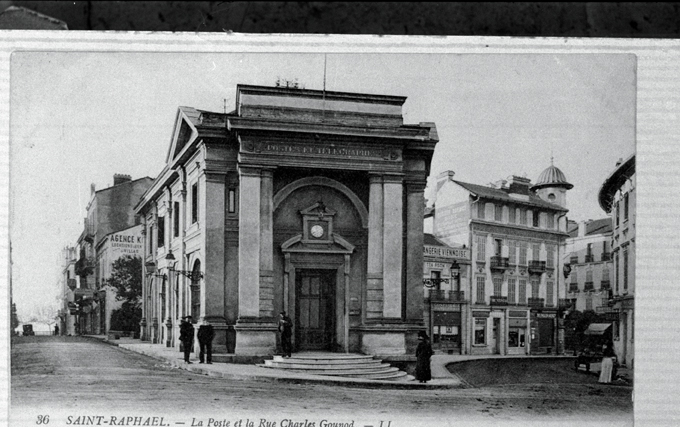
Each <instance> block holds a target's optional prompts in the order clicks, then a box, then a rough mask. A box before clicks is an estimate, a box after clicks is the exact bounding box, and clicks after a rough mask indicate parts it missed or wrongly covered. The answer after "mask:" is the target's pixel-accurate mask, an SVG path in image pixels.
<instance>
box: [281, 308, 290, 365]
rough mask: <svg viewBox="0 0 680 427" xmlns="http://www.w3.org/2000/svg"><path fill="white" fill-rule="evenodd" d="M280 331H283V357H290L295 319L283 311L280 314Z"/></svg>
mask: <svg viewBox="0 0 680 427" xmlns="http://www.w3.org/2000/svg"><path fill="white" fill-rule="evenodd" d="M279 332H280V333H281V349H282V350H283V357H290V355H291V352H292V350H293V349H292V347H293V345H292V344H291V338H292V336H293V321H292V320H290V317H288V316H287V315H286V312H285V311H282V312H281V313H280V315H279Z"/></svg>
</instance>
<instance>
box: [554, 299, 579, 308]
mask: <svg viewBox="0 0 680 427" xmlns="http://www.w3.org/2000/svg"><path fill="white" fill-rule="evenodd" d="M575 302H576V300H575V299H571V298H560V300H559V301H558V302H557V306H558V308H561V309H571V307H573V306H574V303H575Z"/></svg>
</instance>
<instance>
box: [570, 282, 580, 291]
mask: <svg viewBox="0 0 680 427" xmlns="http://www.w3.org/2000/svg"><path fill="white" fill-rule="evenodd" d="M569 292H578V283H570V284H569Z"/></svg>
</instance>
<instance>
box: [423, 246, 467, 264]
mask: <svg viewBox="0 0 680 427" xmlns="http://www.w3.org/2000/svg"><path fill="white" fill-rule="evenodd" d="M423 255H425V256H433V257H441V258H459V259H464V260H469V259H470V249H469V248H445V247H443V246H430V245H425V246H424V247H423Z"/></svg>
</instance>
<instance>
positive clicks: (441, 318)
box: [432, 311, 460, 326]
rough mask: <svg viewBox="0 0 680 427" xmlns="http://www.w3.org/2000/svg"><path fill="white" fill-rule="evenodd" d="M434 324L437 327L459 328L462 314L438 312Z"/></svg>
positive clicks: (435, 314)
mask: <svg viewBox="0 0 680 427" xmlns="http://www.w3.org/2000/svg"><path fill="white" fill-rule="evenodd" d="M432 323H433V324H434V325H437V326H458V325H460V312H458V313H456V312H446V311H436V312H435V313H434V319H433V322H432Z"/></svg>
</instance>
